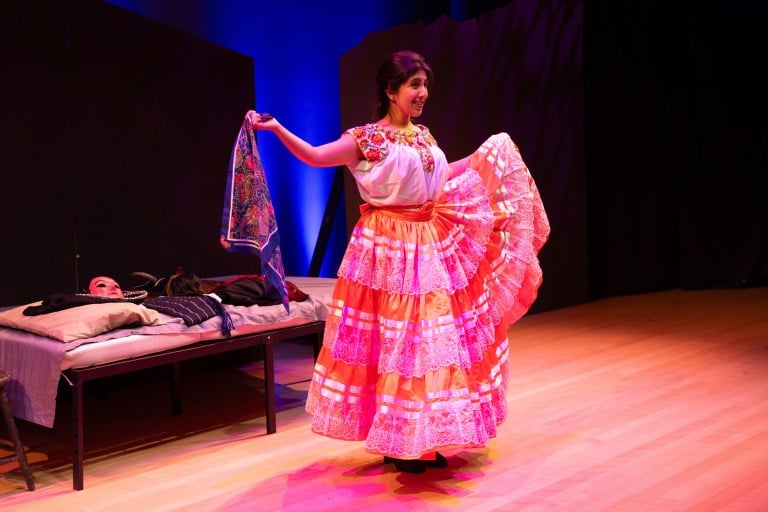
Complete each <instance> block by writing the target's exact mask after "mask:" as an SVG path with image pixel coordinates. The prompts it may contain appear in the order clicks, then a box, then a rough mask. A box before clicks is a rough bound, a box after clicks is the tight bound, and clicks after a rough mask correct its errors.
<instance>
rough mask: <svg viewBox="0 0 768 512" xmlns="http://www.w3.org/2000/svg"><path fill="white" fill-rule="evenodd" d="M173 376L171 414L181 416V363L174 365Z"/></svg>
mask: <svg viewBox="0 0 768 512" xmlns="http://www.w3.org/2000/svg"><path fill="white" fill-rule="evenodd" d="M172 367H173V376H172V378H171V414H172V415H178V414H181V363H180V362H176V363H173V364H172Z"/></svg>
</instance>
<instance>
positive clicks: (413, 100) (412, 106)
mask: <svg viewBox="0 0 768 512" xmlns="http://www.w3.org/2000/svg"><path fill="white" fill-rule="evenodd" d="M428 87H429V83H428V81H427V74H426V73H425V72H424V71H417V72H416V73H414V74H413V75H411V76H410V77H409V78H408V79H407V80H406V81H405V82H403V83H402V84H401V85H400V87H398V89H397V92H395V93H394V98H393V100H392V105H393V107H394V108H397V109H399V110H400V111H401V112H402V113H403V114H405V115H407V116H410V117H419V116H420V115H421V113H422V111H423V110H424V103H425V102H426V101H427V98H428V97H429V90H428Z"/></svg>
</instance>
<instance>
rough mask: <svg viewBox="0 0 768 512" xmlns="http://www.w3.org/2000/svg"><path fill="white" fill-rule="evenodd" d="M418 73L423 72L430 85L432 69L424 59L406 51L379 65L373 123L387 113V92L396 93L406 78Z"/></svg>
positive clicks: (394, 54) (395, 54)
mask: <svg viewBox="0 0 768 512" xmlns="http://www.w3.org/2000/svg"><path fill="white" fill-rule="evenodd" d="M419 71H423V72H424V73H425V74H426V75H427V80H428V83H430V84H431V83H432V68H430V67H429V64H427V61H426V60H424V57H422V56H421V55H420V54H418V53H416V52H413V51H407V50H406V51H400V52H397V53H393V54H392V55H390V56H389V57H387V58H386V59H384V60H383V61H382V62H381V64H379V71H378V73H377V74H376V96H377V98H378V105H377V107H376V119H374V121H377V120H379V119H381V118H382V117H384V116H385V115H387V112H388V111H389V98H388V97H387V91H397V89H398V88H399V87H400V86H401V85H402V84H403V83H404V82H405V81H406V80H408V78H410V77H411V76H412V75H413V74H414V73H417V72H419Z"/></svg>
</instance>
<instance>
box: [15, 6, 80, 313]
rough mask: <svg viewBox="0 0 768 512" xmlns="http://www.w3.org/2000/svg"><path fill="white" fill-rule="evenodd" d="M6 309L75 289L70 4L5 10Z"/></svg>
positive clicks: (17, 7) (18, 7)
mask: <svg viewBox="0 0 768 512" xmlns="http://www.w3.org/2000/svg"><path fill="white" fill-rule="evenodd" d="M0 13H1V14H0V61H1V62H2V69H3V78H2V80H0V98H2V99H1V100H0V101H2V122H0V219H2V222H1V223H0V226H2V227H0V240H1V241H0V244H1V245H0V247H2V250H1V251H0V283H2V286H0V306H10V305H13V304H17V303H19V302H21V301H24V302H30V301H32V300H35V299H37V298H38V297H39V294H40V292H42V291H43V290H50V289H72V287H73V286H74V284H75V283H74V278H73V268H74V264H75V251H74V237H73V235H74V208H73V206H74V205H73V202H72V197H73V192H74V190H73V189H74V186H73V183H72V180H71V178H70V175H71V166H70V159H69V155H70V150H71V146H70V139H69V138H68V137H67V133H68V130H69V122H70V117H69V113H70V112H69V109H68V105H67V101H66V100H67V88H68V83H67V76H66V69H65V66H66V52H65V46H64V43H65V40H66V32H65V27H64V24H63V23H62V19H64V17H65V15H66V10H65V9H64V6H63V5H58V4H57V5H52V6H50V8H48V9H41V7H40V5H37V4H34V3H30V2H21V1H14V2H10V3H3V6H2V7H1V8H0Z"/></svg>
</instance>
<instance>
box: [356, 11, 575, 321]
mask: <svg viewBox="0 0 768 512" xmlns="http://www.w3.org/2000/svg"><path fill="white" fill-rule="evenodd" d="M580 6H581V4H580V2H560V1H550V2H536V1H532V0H531V1H526V2H514V5H509V6H506V7H502V8H499V9H495V10H492V11H490V12H488V13H486V14H484V15H481V16H479V17H477V18H476V19H471V20H467V21H463V22H457V21H454V20H452V19H450V18H448V17H447V16H443V17H441V18H438V19H437V20H435V21H434V22H432V23H430V24H429V25H427V26H424V25H423V24H422V23H415V24H410V25H401V26H399V27H395V28H393V29H390V30H387V31H384V32H377V33H372V34H369V35H368V36H367V37H366V38H365V39H364V40H363V41H362V42H361V43H360V44H359V45H358V46H356V47H355V48H354V49H353V50H351V51H350V52H348V53H347V54H345V55H344V56H343V57H342V59H341V97H342V100H341V114H342V115H341V117H342V124H343V125H344V126H346V127H349V126H353V125H358V124H362V123H365V122H368V121H371V120H372V118H371V115H372V114H373V109H374V107H375V88H374V80H375V75H376V69H377V67H378V64H379V61H380V60H381V59H382V58H383V57H385V56H386V55H388V54H390V53H392V52H394V51H397V50H402V49H413V50H416V51H418V52H420V53H422V54H423V55H424V56H425V57H426V59H427V61H428V62H429V63H430V65H431V66H432V69H433V71H434V72H435V81H434V84H433V86H432V87H431V89H430V97H429V100H428V102H427V106H426V108H425V113H424V115H423V116H422V117H421V118H419V119H418V120H417V122H420V123H422V124H425V125H427V126H429V127H430V130H431V131H432V133H433V134H434V135H435V137H436V138H437V140H438V143H439V144H440V146H441V147H442V148H443V150H444V151H445V152H446V154H447V155H448V158H449V159H450V160H455V159H458V158H461V157H463V156H465V155H467V154H469V153H471V152H472V151H474V150H475V149H476V148H477V147H478V145H479V144H480V143H482V142H483V141H484V140H485V139H486V138H487V137H488V136H489V135H491V134H493V133H496V132H501V131H504V132H507V133H509V134H510V136H511V137H512V139H513V140H514V141H515V142H516V143H517V144H518V146H519V147H520V150H521V152H522V154H523V158H524V159H525V161H526V163H527V164H528V167H529V169H530V171H531V174H532V175H533V177H534V179H535V180H536V183H537V185H538V187H539V190H540V192H541V195H542V199H543V201H544V205H545V208H546V210H547V213H548V216H549V220H550V224H551V227H552V235H551V237H550V240H549V242H548V243H547V245H545V247H544V249H543V250H542V252H541V254H540V259H541V263H542V267H543V270H544V282H543V284H542V287H541V289H540V293H539V299H538V300H537V302H536V303H535V305H534V309H533V310H532V311H543V310H547V309H554V308H556V307H562V306H567V305H572V304H578V303H581V302H585V301H586V300H587V250H586V244H587V233H586V206H585V194H586V192H585V167H584V161H585V157H584V129H583V123H584V121H583V117H584V113H583V90H582V70H581V61H582V19H581V7H580ZM345 188H346V197H347V218H348V221H349V222H352V223H354V221H356V220H357V219H358V218H359V212H358V211H357V208H358V206H359V204H360V202H361V200H360V198H359V195H358V194H357V189H356V188H355V185H354V181H353V179H352V178H351V177H350V176H349V174H348V173H347V175H346V187H345Z"/></svg>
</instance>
